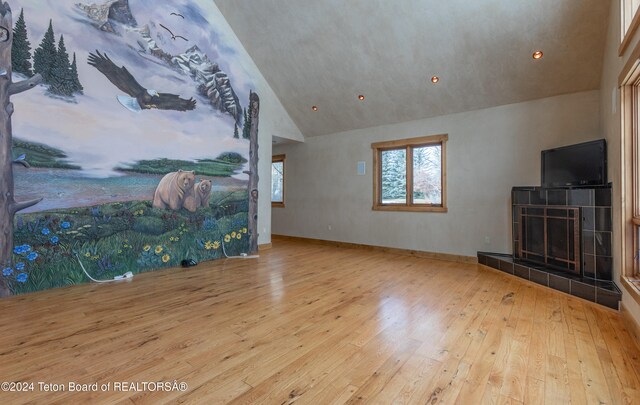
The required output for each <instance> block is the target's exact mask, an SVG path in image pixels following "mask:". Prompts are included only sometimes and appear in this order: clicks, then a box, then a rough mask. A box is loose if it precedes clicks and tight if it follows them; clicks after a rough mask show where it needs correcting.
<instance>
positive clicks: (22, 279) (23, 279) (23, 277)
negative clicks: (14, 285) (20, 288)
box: [16, 273, 29, 283]
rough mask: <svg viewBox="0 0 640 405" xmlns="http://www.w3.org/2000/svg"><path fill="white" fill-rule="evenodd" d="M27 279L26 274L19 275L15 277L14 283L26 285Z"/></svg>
mask: <svg viewBox="0 0 640 405" xmlns="http://www.w3.org/2000/svg"><path fill="white" fill-rule="evenodd" d="M28 278H29V275H28V274H27V273H20V274H18V277H16V281H18V283H26V282H27V279H28Z"/></svg>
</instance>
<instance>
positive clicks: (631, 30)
mask: <svg viewBox="0 0 640 405" xmlns="http://www.w3.org/2000/svg"><path fill="white" fill-rule="evenodd" d="M619 1H620V21H621V24H620V38H621V39H620V41H621V42H620V47H619V48H618V56H622V54H623V53H624V51H625V49H627V46H628V45H629V43H630V42H631V38H633V36H634V34H635V32H636V31H637V30H638V27H639V26H640V13H638V6H640V0H619Z"/></svg>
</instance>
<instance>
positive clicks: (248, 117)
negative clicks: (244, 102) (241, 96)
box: [242, 101, 252, 139]
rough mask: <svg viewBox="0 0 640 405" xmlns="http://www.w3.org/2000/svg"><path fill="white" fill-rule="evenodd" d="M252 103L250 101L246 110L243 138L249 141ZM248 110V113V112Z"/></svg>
mask: <svg viewBox="0 0 640 405" xmlns="http://www.w3.org/2000/svg"><path fill="white" fill-rule="evenodd" d="M251 108H252V107H251V101H249V106H248V107H247V108H246V109H245V110H244V117H245V118H244V126H243V127H242V138H244V139H249V138H251V120H252V118H251V115H252V114H251ZM247 110H248V111H247Z"/></svg>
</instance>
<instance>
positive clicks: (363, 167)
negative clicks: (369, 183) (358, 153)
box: [358, 161, 367, 176]
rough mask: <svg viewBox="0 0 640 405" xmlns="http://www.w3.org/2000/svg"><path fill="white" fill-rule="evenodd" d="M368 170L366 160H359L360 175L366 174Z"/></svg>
mask: <svg viewBox="0 0 640 405" xmlns="http://www.w3.org/2000/svg"><path fill="white" fill-rule="evenodd" d="M366 171H367V164H366V162H364V161H359V162H358V176H364V175H365V173H366Z"/></svg>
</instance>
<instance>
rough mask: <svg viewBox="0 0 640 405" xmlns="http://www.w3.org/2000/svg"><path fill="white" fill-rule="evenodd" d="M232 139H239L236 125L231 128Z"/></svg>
mask: <svg viewBox="0 0 640 405" xmlns="http://www.w3.org/2000/svg"><path fill="white" fill-rule="evenodd" d="M233 137H234V138H236V139H239V138H240V135H239V134H238V124H234V126H233Z"/></svg>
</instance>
